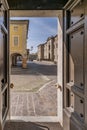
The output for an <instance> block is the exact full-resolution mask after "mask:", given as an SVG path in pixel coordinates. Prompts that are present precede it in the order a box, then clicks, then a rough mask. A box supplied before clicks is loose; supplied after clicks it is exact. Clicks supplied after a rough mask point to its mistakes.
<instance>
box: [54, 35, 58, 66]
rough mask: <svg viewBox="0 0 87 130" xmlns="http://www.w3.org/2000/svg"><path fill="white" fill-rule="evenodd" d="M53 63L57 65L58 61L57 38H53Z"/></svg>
mask: <svg viewBox="0 0 87 130" xmlns="http://www.w3.org/2000/svg"><path fill="white" fill-rule="evenodd" d="M53 43H54V62H55V63H57V61H58V36H57V35H56V36H55V37H54V42H53Z"/></svg>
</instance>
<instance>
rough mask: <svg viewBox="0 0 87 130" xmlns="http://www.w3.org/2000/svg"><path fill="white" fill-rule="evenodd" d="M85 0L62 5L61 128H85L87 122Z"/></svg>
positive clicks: (74, 129) (86, 22)
mask: <svg viewBox="0 0 87 130" xmlns="http://www.w3.org/2000/svg"><path fill="white" fill-rule="evenodd" d="M86 16H87V1H86V0H77V2H76V1H75V0H74V1H73V2H72V1H70V2H69V3H68V4H67V5H66V7H65V18H66V20H65V23H64V25H65V26H66V27H65V32H64V39H65V42H64V43H65V48H64V49H65V53H64V61H65V62H64V113H63V117H64V130H86V129H87V128H86V124H87V114H86V113H87V108H86V106H87V105H86V104H87V102H86V99H87V98H86V97H87V91H86V90H87V85H86V83H87V78H86V75H87V69H86V68H87V62H86V61H87V58H86V57H87V55H86V52H87V41H86V35H87V18H86Z"/></svg>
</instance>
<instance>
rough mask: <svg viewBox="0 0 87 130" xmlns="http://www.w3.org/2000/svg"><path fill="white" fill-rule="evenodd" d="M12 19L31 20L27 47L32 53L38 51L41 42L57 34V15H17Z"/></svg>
mask: <svg viewBox="0 0 87 130" xmlns="http://www.w3.org/2000/svg"><path fill="white" fill-rule="evenodd" d="M11 19H17V20H29V29H28V39H27V48H29V49H30V53H35V52H37V46H38V45H39V44H43V43H45V42H46V40H47V38H48V37H50V36H55V35H56V34H57V30H58V24H57V20H58V18H57V17H19V18H17V17H15V18H11ZM32 47H33V49H31V48H32Z"/></svg>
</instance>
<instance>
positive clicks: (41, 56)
mask: <svg viewBox="0 0 87 130" xmlns="http://www.w3.org/2000/svg"><path fill="white" fill-rule="evenodd" d="M43 59H44V44H40V45H38V60H39V61H40V60H43Z"/></svg>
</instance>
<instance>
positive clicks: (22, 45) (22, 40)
mask: <svg viewBox="0 0 87 130" xmlns="http://www.w3.org/2000/svg"><path fill="white" fill-rule="evenodd" d="M21 23H22V21H20V22H19V23H17V24H15V23H12V24H11V23H10V54H12V53H19V54H21V55H22V56H24V55H25V54H26V47H27V43H26V41H27V24H26V23H22V24H21ZM14 27H18V29H17V30H14ZM14 36H18V45H14Z"/></svg>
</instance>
